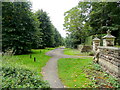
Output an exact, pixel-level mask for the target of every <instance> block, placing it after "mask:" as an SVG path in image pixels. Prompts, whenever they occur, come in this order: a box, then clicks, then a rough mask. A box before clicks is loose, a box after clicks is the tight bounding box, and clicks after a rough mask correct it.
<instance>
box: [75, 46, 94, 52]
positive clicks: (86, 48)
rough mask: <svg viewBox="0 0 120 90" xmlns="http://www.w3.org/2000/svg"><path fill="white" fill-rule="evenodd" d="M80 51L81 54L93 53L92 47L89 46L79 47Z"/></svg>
mask: <svg viewBox="0 0 120 90" xmlns="http://www.w3.org/2000/svg"><path fill="white" fill-rule="evenodd" d="M77 48H78V50H80V52H90V51H92V46H88V45H78V47H77Z"/></svg>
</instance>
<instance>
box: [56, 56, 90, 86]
mask: <svg viewBox="0 0 120 90" xmlns="http://www.w3.org/2000/svg"><path fill="white" fill-rule="evenodd" d="M91 62H92V58H91V57H89V58H80V59H74V58H63V59H60V60H58V74H59V77H60V79H61V80H62V82H63V84H64V85H65V86H66V87H70V88H85V87H87V84H86V83H92V82H91V81H90V80H89V79H88V78H86V74H85V73H83V68H84V66H86V65H88V64H89V63H91Z"/></svg>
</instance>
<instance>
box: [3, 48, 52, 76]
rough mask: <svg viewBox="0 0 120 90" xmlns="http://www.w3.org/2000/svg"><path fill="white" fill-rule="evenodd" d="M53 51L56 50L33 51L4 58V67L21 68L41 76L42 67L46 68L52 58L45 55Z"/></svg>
mask: <svg viewBox="0 0 120 90" xmlns="http://www.w3.org/2000/svg"><path fill="white" fill-rule="evenodd" d="M53 49H54V48H47V49H36V50H35V49H33V50H32V53H30V54H25V55H14V56H3V57H2V66H10V67H20V68H24V69H28V70H30V71H34V72H37V73H38V74H39V75H41V73H40V72H41V69H42V67H43V66H45V64H46V63H47V61H48V60H49V59H50V58H51V57H50V56H47V55H45V53H46V52H48V51H50V50H53ZM34 60H35V61H34Z"/></svg>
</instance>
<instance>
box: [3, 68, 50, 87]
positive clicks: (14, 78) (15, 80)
mask: <svg viewBox="0 0 120 90" xmlns="http://www.w3.org/2000/svg"><path fill="white" fill-rule="evenodd" d="M2 88H50V86H49V84H48V83H47V82H45V81H43V80H42V78H41V77H40V76H39V75H38V74H37V73H35V72H32V71H30V70H27V69H22V68H18V67H17V68H13V67H7V66H5V67H2Z"/></svg>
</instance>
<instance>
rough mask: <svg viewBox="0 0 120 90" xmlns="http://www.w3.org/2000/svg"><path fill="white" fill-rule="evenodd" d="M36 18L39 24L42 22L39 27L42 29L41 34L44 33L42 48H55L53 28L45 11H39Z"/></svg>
mask: <svg viewBox="0 0 120 90" xmlns="http://www.w3.org/2000/svg"><path fill="white" fill-rule="evenodd" d="M36 16H37V18H38V20H39V22H41V24H40V25H39V28H40V29H41V30H40V32H42V36H41V37H42V43H41V46H40V48H45V47H53V43H54V37H53V28H52V23H51V21H50V18H49V16H48V14H47V13H46V12H44V11H43V10H38V11H37V12H36Z"/></svg>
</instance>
